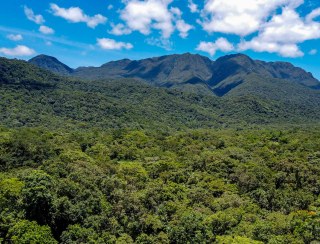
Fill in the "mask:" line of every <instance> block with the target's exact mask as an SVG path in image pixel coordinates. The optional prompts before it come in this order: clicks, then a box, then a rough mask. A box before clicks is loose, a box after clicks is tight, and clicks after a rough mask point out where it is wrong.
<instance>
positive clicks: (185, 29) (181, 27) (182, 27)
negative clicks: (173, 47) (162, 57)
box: [176, 19, 193, 38]
mask: <svg viewBox="0 0 320 244" xmlns="http://www.w3.org/2000/svg"><path fill="white" fill-rule="evenodd" d="M176 27H177V29H178V31H179V32H180V34H179V35H180V37H182V38H186V37H187V36H188V34H189V31H190V30H192V29H193V26H192V25H189V24H187V23H186V22H184V20H182V19H179V20H177V22H176Z"/></svg>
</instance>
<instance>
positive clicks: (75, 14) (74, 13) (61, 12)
mask: <svg viewBox="0 0 320 244" xmlns="http://www.w3.org/2000/svg"><path fill="white" fill-rule="evenodd" d="M50 8H51V10H52V12H53V15H55V16H58V17H61V18H63V19H66V20H68V21H69V22H71V23H80V22H83V23H86V24H87V26H88V27H90V28H95V27H96V26H97V25H99V24H104V23H105V22H106V21H107V18H106V17H104V16H103V15H101V14H96V15H94V16H92V17H90V16H88V15H86V14H85V13H84V12H83V10H82V9H81V8H79V7H70V8H61V7H59V6H58V5H57V4H53V3H52V4H50Z"/></svg>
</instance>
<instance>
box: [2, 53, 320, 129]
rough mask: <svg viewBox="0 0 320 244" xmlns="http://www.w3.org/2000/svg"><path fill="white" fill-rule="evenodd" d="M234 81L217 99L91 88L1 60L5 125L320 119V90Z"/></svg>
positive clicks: (103, 83)
mask: <svg viewBox="0 0 320 244" xmlns="http://www.w3.org/2000/svg"><path fill="white" fill-rule="evenodd" d="M122 62H124V63H126V62H131V61H128V60H124V61H122ZM217 62H218V61H217ZM109 65H110V64H109ZM203 74H204V73H203ZM237 75H238V76H239V77H242V78H241V79H243V80H242V83H241V85H238V86H237V87H235V88H233V89H231V90H230V91H229V92H228V93H227V94H225V95H223V96H221V97H219V96H215V95H214V94H213V93H212V92H211V93H208V94H206V93H195V92H190V91H186V90H184V91H183V90H179V89H171V88H167V87H157V86H154V85H152V84H148V83H146V82H144V81H139V80H136V79H129V78H117V79H111V80H109V79H101V80H95V81H94V82H93V81H92V80H82V79H80V78H77V77H73V76H58V75H56V74H53V73H51V72H50V71H47V70H44V69H41V68H38V67H36V66H34V65H32V64H30V63H28V62H25V61H20V60H10V59H6V58H1V59H0V94H1V99H0V109H1V111H2V112H1V114H0V121H1V122H0V125H3V126H7V127H20V126H28V127H30V126H31V127H34V126H45V127H47V128H59V127H63V128H80V129H83V128H104V129H105V128H138V129H141V128H151V129H153V130H154V129H157V130H164V131H167V130H180V129H183V128H222V127H240V128H241V127H243V126H244V125H247V124H250V125H259V126H260V125H265V124H298V123H308V124H309V123H311V124H312V123H315V122H317V121H319V119H320V91H319V90H316V89H311V88H309V87H307V86H305V85H301V84H300V83H299V82H298V81H290V80H285V79H278V78H268V79H266V78H265V77H263V76H261V75H259V74H258V73H251V74H246V73H245V71H243V70H242V69H240V68H239V69H237V71H236V72H235V74H234V75H230V76H229V78H230V77H237ZM220 77H221V79H223V75H222V73H221V76H220ZM229 78H226V79H229ZM226 79H223V81H225V80H226ZM220 83H221V82H219V84H220ZM190 84H191V83H190ZM190 84H189V85H190ZM208 84H209V83H208ZM191 85H192V84H191Z"/></svg>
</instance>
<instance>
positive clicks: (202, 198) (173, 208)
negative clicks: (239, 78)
mask: <svg viewBox="0 0 320 244" xmlns="http://www.w3.org/2000/svg"><path fill="white" fill-rule="evenodd" d="M19 134H20V135H21V136H13V135H19ZM0 135H1V137H0V150H1V151H2V152H7V154H6V155H7V156H6V157H3V158H7V161H6V162H8V163H7V164H4V165H6V167H3V168H2V170H1V172H0V238H2V239H3V240H4V241H5V242H8V241H9V240H17V243H23V242H26V240H27V239H30V240H35V243H37V242H36V241H38V243H41V241H43V240H49V241H47V242H50V240H52V241H54V240H56V241H59V242H61V243H214V242H215V243H288V242H289V243H310V242H312V241H313V242H314V241H320V236H319V233H320V231H319V230H320V226H319V223H320V222H319V207H320V204H319V194H320V181H319V178H320V177H319V176H320V164H319V162H320V160H319V159H320V156H319V148H320V140H319V139H320V134H319V130H318V129H317V128H315V129H312V128H308V129H307V130H305V129H303V128H300V129H299V130H277V129H265V130H250V131H237V130H223V131H213V130H189V131H186V132H174V133H161V132H154V131H130V130H121V131H119V130H115V131H96V130H93V131H91V132H81V133H80V132H77V131H76V132H72V131H71V132H68V133H66V132H61V131H55V132H49V131H46V130H43V129H32V130H30V129H28V128H21V129H5V128H2V129H1V130H0ZM22 135H23V136H22ZM8 145H10V146H8ZM19 150H20V151H19ZM16 152H20V153H16ZM9 155H11V156H9ZM26 155H27V156H26ZM28 158H31V159H32V160H31V161H30V162H29V163H25V162H26V160H28ZM9 159H11V161H10V160H9ZM9 162H10V163H9ZM51 233H52V234H51ZM52 236H53V237H54V239H52Z"/></svg>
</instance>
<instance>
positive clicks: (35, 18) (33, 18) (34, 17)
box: [24, 6, 45, 25]
mask: <svg viewBox="0 0 320 244" xmlns="http://www.w3.org/2000/svg"><path fill="white" fill-rule="evenodd" d="M24 13H25V15H26V16H27V18H28V20H31V21H33V22H35V23H36V24H38V25H41V24H43V23H44V22H45V20H44V18H43V16H42V15H40V14H39V15H35V14H34V12H33V10H32V9H31V8H28V7H27V6H24Z"/></svg>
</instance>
